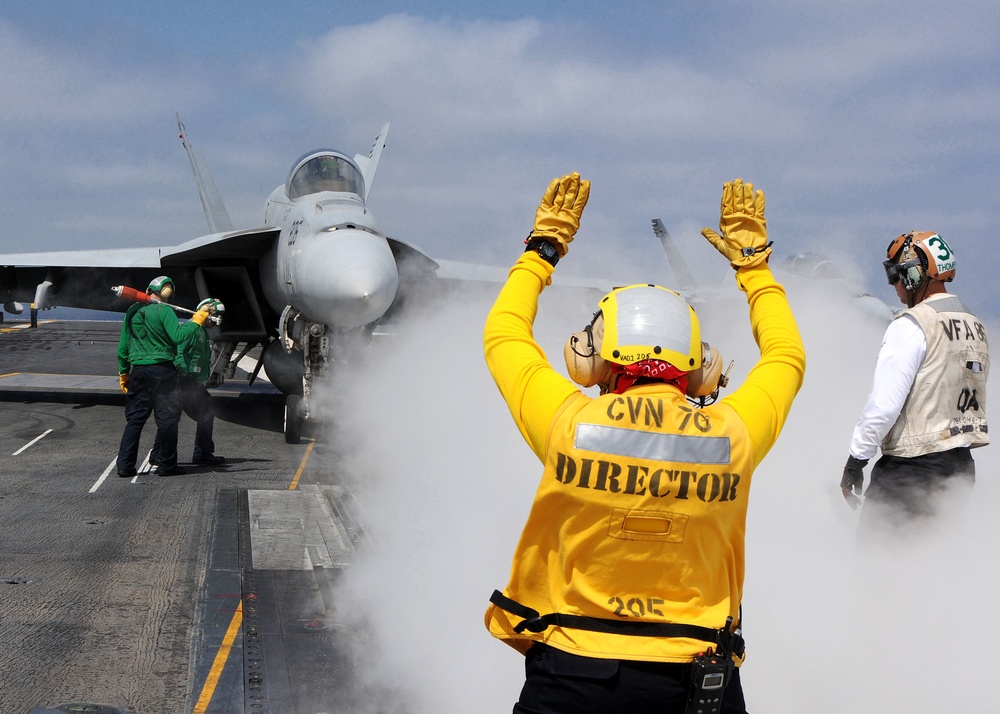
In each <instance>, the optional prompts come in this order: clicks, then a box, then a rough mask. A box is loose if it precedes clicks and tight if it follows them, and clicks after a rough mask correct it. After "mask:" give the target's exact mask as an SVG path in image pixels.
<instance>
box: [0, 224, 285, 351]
mask: <svg viewBox="0 0 1000 714" xmlns="http://www.w3.org/2000/svg"><path fill="white" fill-rule="evenodd" d="M278 232H279V231H278V230H277V229H275V228H258V229H253V230H248V231H235V232H228V233H214V234H211V235H207V236H202V237H200V238H195V239H193V240H190V241H187V242H186V243H182V244H180V245H176V246H167V247H153V248H124V249H119V250H79V251H52V252H42V253H13V254H2V255H0V299H2V301H3V302H4V303H11V302H14V301H20V302H31V303H33V304H34V305H35V307H38V308H48V307H56V306H62V307H77V308H85V309H90V310H109V311H115V312H124V311H125V310H126V309H128V306H129V304H130V303H129V302H127V301H125V300H122V299H120V298H118V297H117V296H115V295H114V293H112V292H111V288H112V286H115V285H129V286H131V287H135V288H139V289H142V288H145V286H146V285H148V284H149V281H150V280H152V279H153V278H154V277H156V276H157V275H163V274H166V275H169V276H170V277H171V278H172V279H173V281H174V283H175V284H176V286H177V296H178V297H177V302H178V304H180V305H185V306H188V307H191V308H193V307H194V305H195V304H197V302H198V301H199V300H200V299H201V298H203V297H207V296H209V295H211V296H212V297H218V298H220V299H221V300H222V301H223V302H224V303H225V304H226V306H227V308H229V312H228V313H227V315H226V317H227V319H226V320H225V322H224V328H223V329H224V333H225V334H226V336H232V337H237V336H239V337H241V338H243V339H246V338H248V337H258V338H259V337H263V336H266V335H267V334H268V332H269V330H268V327H269V326H270V325H272V324H274V323H275V322H276V320H277V316H276V315H272V314H271V313H272V312H273V310H271V308H270V307H268V305H267V302H266V300H265V299H264V295H263V292H262V287H261V285H260V270H259V267H258V264H259V261H260V260H261V258H262V257H263V256H264V255H266V254H267V252H268V251H269V250H270V249H271V247H272V246H273V244H274V241H275V240H276V239H277V236H278Z"/></svg>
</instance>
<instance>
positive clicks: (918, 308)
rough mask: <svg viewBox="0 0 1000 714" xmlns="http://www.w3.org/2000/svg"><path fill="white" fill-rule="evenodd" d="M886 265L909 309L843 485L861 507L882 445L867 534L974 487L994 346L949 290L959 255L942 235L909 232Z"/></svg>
mask: <svg viewBox="0 0 1000 714" xmlns="http://www.w3.org/2000/svg"><path fill="white" fill-rule="evenodd" d="M883 265H884V267H885V272H886V276H887V277H888V279H889V284H890V285H893V286H895V288H896V295H897V296H899V300H900V302H902V303H903V304H904V305H906V307H907V309H906V310H902V311H901V312H899V313H898V314H897V315H896V317H895V319H894V320H893V321H892V322H891V323H890V324H889V327H888V328H887V329H886V331H885V336H884V337H883V338H882V347H881V349H880V350H879V354H878V360H877V361H876V363H875V376H874V379H873V383H872V388H871V392H870V393H869V395H868V402H867V403H866V404H865V407H864V409H863V410H862V412H861V417H860V418H859V419H858V423H857V425H856V426H855V427H854V434H853V436H852V437H851V447H850V455H849V456H848V458H847V464H846V465H845V466H844V473H843V477H842V479H841V482H840V488H841V491H842V492H843V494H844V498H845V499H846V500H847V503H848V504H850V506H851V507H852V508H857V507H858V505H859V504H860V503H861V499H859V498H858V496H859V495H860V494H861V492H862V486H863V483H864V467H865V466H866V465H867V464H868V461H869V460H870V459H871V458H872V457H873V456H875V454H876V452H877V451H878V449H879V447H881V449H882V456H881V457H880V458H879V460H878V461H876V462H875V465H874V466H873V467H872V473H871V483H870V484H869V486H868V490H867V491H865V507H864V509H863V510H862V518H861V527H862V529H864V530H865V531H868V530H869V528H870V527H872V526H875V525H877V524H879V523H884V524H886V525H890V526H897V525H903V524H906V523H912V522H913V519H914V518H917V519H921V518H923V517H926V516H933V515H935V514H936V513H937V512H938V510H939V509H938V506H939V504H940V503H941V502H942V496H943V494H944V492H945V491H946V490H949V489H950V488H951V487H955V488H957V489H958V490H959V491H960V492H961V491H962V490H964V491H965V492H968V491H970V490H971V488H972V486H973V485H974V484H975V480H976V465H975V462H974V461H973V459H972V453H971V449H974V448H976V447H978V446H986V444H988V443H989V433H988V430H987V423H986V378H987V376H988V374H989V370H990V353H989V344H988V342H987V337H986V328H985V327H984V326H983V323H982V322H981V321H980V320H979V318H977V317H976V316H975V315H973V314H972V313H971V312H970V311H969V309H968V308H966V307H965V305H964V304H963V303H962V301H961V300H959V299H958V297H956V296H955V295H950V294H949V293H948V291H947V290H946V288H945V283H948V282H951V281H952V280H953V279H954V278H955V254H954V252H953V251H952V249H951V247H950V246H949V245H948V244H947V243H946V242H945V240H944V239H943V238H942V237H941V236H939V235H938V234H937V233H929V232H926V231H911V232H909V233H904V234H903V235H901V236H899V237H897V238H896V239H894V240H893V241H892V242H891V243H890V244H889V249H888V251H887V252H886V260H885V262H884V263H883Z"/></svg>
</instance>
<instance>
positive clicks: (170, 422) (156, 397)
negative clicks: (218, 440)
mask: <svg viewBox="0 0 1000 714" xmlns="http://www.w3.org/2000/svg"><path fill="white" fill-rule="evenodd" d="M150 414H152V415H153V418H154V419H155V420H156V441H157V442H158V444H159V457H160V465H161V466H163V467H164V468H168V469H169V468H173V467H174V466H176V465H177V422H178V421H179V420H180V404H179V402H178V400H177V370H176V369H175V368H174V365H173V364H171V363H169V362H167V363H164V364H150V365H135V366H133V367H132V371H131V373H130V374H129V381H128V393H127V394H126V395H125V431H124V432H123V433H122V440H121V444H120V445H119V447H118V470H119V471H127V470H129V469H134V468H135V462H136V458H137V457H138V454H139V437H141V436H142V427H143V426H145V424H146V420H147V419H149V415H150Z"/></svg>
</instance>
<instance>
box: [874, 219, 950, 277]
mask: <svg viewBox="0 0 1000 714" xmlns="http://www.w3.org/2000/svg"><path fill="white" fill-rule="evenodd" d="M885 255H886V258H887V260H885V262H883V263H882V265H883V266H884V267H885V274H886V277H887V278H888V279H889V284H890V285H895V284H896V283H897V282H899V281H900V280H902V281H903V287H904V288H906V289H907V290H915V289H916V288H917V287H919V286H920V285H922V284H923V283H924V281H925V280H938V281H940V282H942V283H948V282H951V281H952V280H954V279H955V253H954V252H953V251H952V249H951V246H949V245H948V244H947V243H946V242H945V240H944V238H942V237H941V236H939V235H938V234H937V233H931V232H930V231H910V232H909V233H903V234H902V235H900V236H898V237H896V238H895V239H893V241H892V242H891V243H890V244H889V248H888V249H887V250H886V254H885Z"/></svg>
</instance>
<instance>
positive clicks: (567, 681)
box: [514, 644, 746, 714]
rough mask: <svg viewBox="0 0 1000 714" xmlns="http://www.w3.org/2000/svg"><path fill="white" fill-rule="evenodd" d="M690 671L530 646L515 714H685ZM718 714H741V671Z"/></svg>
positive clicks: (743, 708) (684, 667) (684, 666)
mask: <svg viewBox="0 0 1000 714" xmlns="http://www.w3.org/2000/svg"><path fill="white" fill-rule="evenodd" d="M690 671H691V665H689V664H674V663H670V662H634V661H630V660H617V659H598V658H595V657H582V656H580V655H575V654H571V653H569V652H563V651H562V650H558V649H556V648H555V647H549V646H548V645H543V644H534V645H532V646H531V649H529V650H528V654H527V656H526V657H525V661H524V674H525V680H524V688H523V689H521V698H520V699H519V700H518V702H517V704H515V705H514V714H684V709H685V706H686V705H687V691H688V687H687V684H688V677H689V676H690ZM722 712H723V714H746V704H745V702H744V701H743V686H742V685H741V684H740V671H739V669H737V670H736V671H735V672H734V673H733V678H732V679H731V680H730V681H729V685H728V686H727V687H726V691H725V694H724V695H723V700H722Z"/></svg>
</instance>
